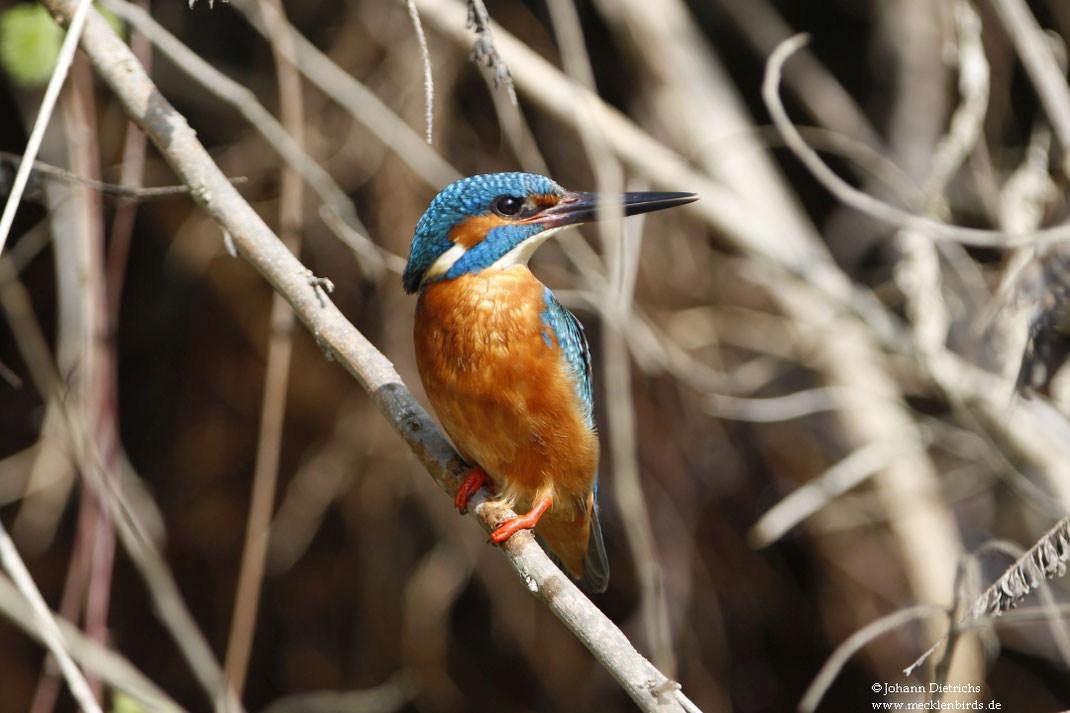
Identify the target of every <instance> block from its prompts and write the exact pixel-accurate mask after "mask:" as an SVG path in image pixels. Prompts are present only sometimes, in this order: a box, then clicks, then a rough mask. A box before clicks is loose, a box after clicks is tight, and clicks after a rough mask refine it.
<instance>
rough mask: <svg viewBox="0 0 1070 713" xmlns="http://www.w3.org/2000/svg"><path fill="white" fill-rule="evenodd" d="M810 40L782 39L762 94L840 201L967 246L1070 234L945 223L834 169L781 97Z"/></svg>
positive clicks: (791, 143) (788, 137)
mask: <svg viewBox="0 0 1070 713" xmlns="http://www.w3.org/2000/svg"><path fill="white" fill-rule="evenodd" d="M808 41H809V36H808V35H805V34H802V35H795V36H794V37H792V38H791V39H789V40H785V41H784V42H782V43H781V44H780V45H779V46H778V47H777V49H776V51H775V52H773V54H772V55H771V56H770V57H769V63H768V64H767V65H766V68H765V79H764V81H763V83H762V97H763V99H764V100H765V103H766V107H767V108H768V109H769V113H770V114H771V115H772V117H773V122H774V123H775V124H776V126H777V128H778V129H779V130H780V133H781V134H782V135H783V137H784V141H785V142H786V143H787V145H788V148H790V149H791V150H792V153H794V154H795V155H796V156H797V157H798V158H799V160H800V161H802V163H803V165H804V166H806V168H807V169H808V170H809V171H810V173H812V174H813V175H814V177H815V178H817V179H818V180H819V181H820V182H821V184H822V185H823V186H825V188H826V189H827V190H828V191H829V192H831V193H832V194H833V195H834V196H835V197H836V198H837V199H838V200H839V201H841V202H843V203H846V204H847V205H849V206H851V207H852V208H854V209H855V210H858V211H861V212H863V213H865V214H867V215H869V216H871V217H873V218H876V219H877V220H880V221H882V222H885V223H888V224H890V225H893V226H896V227H899V228H904V229H911V230H917V231H920V232H923V233H925V234H927V235H930V236H931V237H932V238H934V239H939V240H952V241H956V242H960V243H963V244H965V245H976V246H979V247H1011V246H1014V245H1024V244H1028V243H1033V242H1038V241H1041V240H1056V239H1060V238H1066V237H1070V225H1061V226H1056V227H1053V228H1047V229H1044V230H1038V231H1036V232H1034V233H1030V234H1027V235H1007V234H1006V233H1004V232H1003V231H999V230H983V229H980V228H967V227H963V226H958V225H949V224H947V223H941V222H939V221H936V220H932V219H931V218H926V217H924V216H921V215H918V214H916V213H911V212H910V211H906V210H903V209H902V208H897V207H895V206H893V205H890V204H888V203H885V202H884V201H881V200H878V199H876V198H874V197H873V196H871V195H868V194H866V193H863V192H862V191H860V190H858V189H857V188H854V187H853V186H851V185H850V184H849V183H847V182H846V181H844V180H843V179H842V178H840V177H839V176H838V175H836V173H835V172H833V170H832V169H831V168H829V167H828V165H827V164H825V162H824V161H822V160H821V157H820V156H818V155H817V152H815V151H814V150H813V149H812V148H810V146H809V145H808V144H807V143H806V141H805V140H803V138H802V136H801V135H800V134H799V132H798V130H797V129H796V128H795V125H794V124H792V122H791V119H789V118H788V114H787V112H786V111H785V110H784V105H783V103H782V102H781V101H780V97H779V96H778V87H779V85H780V76H781V71H782V68H783V65H784V62H786V61H787V59H788V58H789V57H790V56H791V55H792V54H793V53H794V52H796V51H797V50H798V49H799V48H800V47H802V46H803V45H805V44H806V43H807V42H808Z"/></svg>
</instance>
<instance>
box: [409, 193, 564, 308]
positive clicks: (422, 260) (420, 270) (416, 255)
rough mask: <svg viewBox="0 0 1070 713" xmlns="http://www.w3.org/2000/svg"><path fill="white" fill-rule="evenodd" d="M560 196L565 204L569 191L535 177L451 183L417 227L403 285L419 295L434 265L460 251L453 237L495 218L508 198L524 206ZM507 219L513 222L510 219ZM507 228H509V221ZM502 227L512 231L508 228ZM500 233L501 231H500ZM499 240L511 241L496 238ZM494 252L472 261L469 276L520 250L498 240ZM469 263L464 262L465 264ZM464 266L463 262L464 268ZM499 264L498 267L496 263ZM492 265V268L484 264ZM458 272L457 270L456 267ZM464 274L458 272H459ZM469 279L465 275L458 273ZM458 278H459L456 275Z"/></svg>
mask: <svg viewBox="0 0 1070 713" xmlns="http://www.w3.org/2000/svg"><path fill="white" fill-rule="evenodd" d="M550 195H553V196H556V197H557V199H558V200H560V199H563V198H564V196H565V190H564V189H563V188H561V186H559V185H557V184H556V183H554V182H553V181H551V180H550V179H549V178H547V177H545V176H540V175H537V174H534V173H490V174H483V175H479V176H471V177H469V178H463V179H461V180H459V181H456V182H454V183H451V184H450V185H448V186H446V187H445V188H444V189H442V192H441V193H439V194H438V195H437V196H435V199H434V200H433V201H431V205H430V206H428V208H427V211H426V212H425V213H424V214H423V217H422V218H420V222H419V223H417V224H416V233H415V235H413V238H412V249H411V251H410V252H409V262H408V264H407V265H406V266H405V273H404V274H403V275H402V278H401V280H402V284H403V285H404V286H405V291H406V292H410V293H411V292H416V291H417V290H418V289H419V288H420V283H421V282H422V280H423V278H424V274H425V273H426V272H427V270H428V268H430V267H431V266H432V264H434V262H435V260H437V259H438V258H439V257H440V256H441V255H442V254H443V253H445V252H446V251H447V250H449V249H450V248H451V247H454V245H455V243H454V241H453V239H452V238H451V236H450V233H451V232H452V231H453V230H454V229H455V228H457V227H458V226H460V225H461V224H463V223H464V222H465V221H467V220H468V219H470V218H473V217H478V216H483V215H489V214H491V213H492V212H493V210H494V205H495V200H496V199H500V198H502V197H503V196H512V197H513V198H516V199H518V200H519V201H520V202H521V203H523V202H524V201H525V200H528V199H530V198H532V197H534V196H550ZM503 218H506V219H508V218H509V216H508V215H504V216H503ZM502 222H506V223H507V222H509V221H508V220H503V221H502ZM500 227H511V226H508V225H503V226H500ZM546 227H547V226H542V225H536V224H532V225H530V226H529V228H528V229H527V230H523V231H520V232H517V233H516V234H515V235H511V236H509V237H511V238H514V239H515V238H522V233H523V234H526V235H524V236H523V237H529V236H530V235H533V234H535V233H538V232H541V231H542V230H545V229H546ZM499 229H500V228H499ZM496 237H499V238H504V237H506V236H505V235H499V236H496ZM494 242H495V245H494V249H490V247H489V246H488V247H487V248H483V249H482V251H481V252H483V253H486V254H484V255H480V256H477V257H479V259H478V260H476V259H475V257H473V258H469V259H468V260H467V261H464V263H463V264H462V267H467V268H469V269H467V270H466V271H469V272H470V271H473V270H474V269H478V267H485V266H486V264H490V263H486V261H487V260H489V259H491V258H492V257H494V256H495V255H497V256H498V257H501V255H500V254H498V253H501V254H504V253H503V252H502V250H505V251H508V249H509V248H511V247H513V246H514V245H515V242H513V244H512V245H510V244H509V243H510V242H512V241H506V240H496V241H494ZM461 260H463V258H461ZM461 260H458V262H461ZM492 262H493V261H492ZM482 263H486V264H482ZM455 267H456V265H455ZM459 269H460V268H458V270H459ZM457 274H463V273H460V272H459V273H457ZM452 276H456V275H452Z"/></svg>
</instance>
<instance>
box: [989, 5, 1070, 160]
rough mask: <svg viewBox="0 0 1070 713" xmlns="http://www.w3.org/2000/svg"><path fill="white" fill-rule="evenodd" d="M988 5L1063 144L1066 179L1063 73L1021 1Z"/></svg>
mask: <svg viewBox="0 0 1070 713" xmlns="http://www.w3.org/2000/svg"><path fill="white" fill-rule="evenodd" d="M992 5H993V6H995V8H996V12H997V13H999V16H1000V19H1001V20H1002V21H1003V25H1004V26H1005V27H1006V28H1007V33H1008V34H1009V35H1010V36H1011V41H1012V42H1013V43H1014V48H1015V49H1016V50H1018V56H1019V57H1021V59H1022V64H1024V65H1025V71H1026V73H1028V74H1029V78H1030V79H1031V80H1032V81H1033V86H1034V87H1035V88H1036V90H1037V95H1038V96H1039V97H1040V103H1041V104H1043V105H1044V111H1045V112H1046V113H1047V115H1048V119H1050V120H1051V125H1052V127H1053V128H1054V129H1055V134H1056V135H1057V136H1058V137H1059V143H1061V144H1062V145H1063V156H1062V161H1060V165H1061V166H1062V168H1063V173H1064V174H1065V175H1067V176H1070V91H1068V90H1067V85H1066V74H1065V71H1064V70H1063V69H1062V68H1060V67H1059V62H1058V61H1057V60H1056V58H1055V55H1054V54H1053V53H1052V52H1051V49H1050V47H1049V45H1048V40H1047V38H1045V36H1044V31H1043V30H1041V28H1040V25H1039V24H1038V23H1037V20H1036V18H1035V17H1033V14H1032V13H1031V12H1030V11H1029V7H1028V6H1027V5H1026V4H1025V2H1023V0H992Z"/></svg>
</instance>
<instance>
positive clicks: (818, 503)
mask: <svg viewBox="0 0 1070 713" xmlns="http://www.w3.org/2000/svg"><path fill="white" fill-rule="evenodd" d="M924 446H925V444H923V443H918V442H917V440H916V439H915V438H913V437H911V436H908V437H906V438H894V437H892V436H889V437H888V438H887V440H881V441H873V442H871V443H867V444H866V445H864V446H862V447H861V448H859V449H858V450H856V451H854V452H852V453H851V454H850V455H848V456H847V457H845V458H844V459H843V460H841V461H839V462H837V463H836V464H835V465H833V466H832V467H831V468H829V469H828V470H826V471H825V472H824V473H822V474H821V475H819V476H817V477H816V478H812V479H811V480H808V481H807V482H806V483H805V484H804V485H801V486H799V487H798V488H796V489H795V490H793V491H792V492H791V493H790V494H789V495H787V496H786V497H784V498H783V499H782V500H781V501H780V502H778V503H777V504H776V505H774V506H773V507H771V508H770V509H769V510H768V512H766V513H765V514H764V515H762V517H761V518H760V519H759V520H758V522H756V523H755V524H754V525H752V526H751V528H750V530H749V531H748V532H747V539H748V540H749V541H750V543H751V544H752V545H753V546H754V547H768V546H769V545H771V544H772V543H774V542H776V541H777V540H779V539H780V538H781V537H783V536H784V535H785V534H786V533H787V532H788V530H790V529H791V528H793V527H795V526H796V525H797V524H799V523H800V522H802V521H803V520H805V519H806V518H808V517H810V516H811V515H813V514H814V513H815V512H817V511H818V510H820V509H821V508H823V507H824V506H825V505H827V504H828V503H829V501H831V500H832V499H834V498H835V497H837V496H839V495H842V494H843V493H845V492H847V491H848V490H850V489H852V488H855V487H857V486H858V485H860V484H861V483H862V482H864V481H865V479H866V478H868V477H870V476H872V475H874V474H875V473H878V472H880V471H881V470H884V469H885V468H887V467H888V466H889V465H891V464H892V463H895V462H896V461H898V460H900V459H902V458H903V456H904V454H908V453H916V452H918V451H920V450H922V449H923V448H924Z"/></svg>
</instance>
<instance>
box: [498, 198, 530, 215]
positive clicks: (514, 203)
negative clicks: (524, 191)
mask: <svg viewBox="0 0 1070 713" xmlns="http://www.w3.org/2000/svg"><path fill="white" fill-rule="evenodd" d="M523 207H524V203H523V201H521V200H520V199H519V198H517V197H516V196H509V195H505V196H498V197H497V198H495V199H494V203H493V204H492V205H491V208H493V209H494V212H495V213H497V214H498V215H505V216H512V215H516V214H517V213H519V212H520V209H521V208H523Z"/></svg>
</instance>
